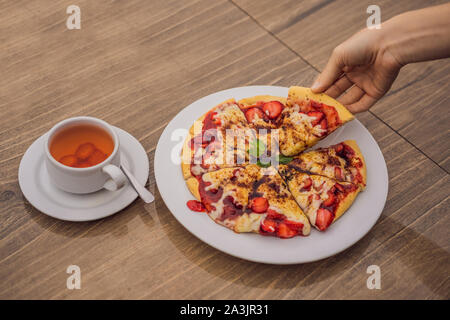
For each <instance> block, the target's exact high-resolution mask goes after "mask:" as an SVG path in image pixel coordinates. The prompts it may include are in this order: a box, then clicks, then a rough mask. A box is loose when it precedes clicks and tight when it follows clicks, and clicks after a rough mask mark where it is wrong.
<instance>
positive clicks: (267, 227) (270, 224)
mask: <svg viewBox="0 0 450 320" xmlns="http://www.w3.org/2000/svg"><path fill="white" fill-rule="evenodd" d="M261 229H262V230H263V231H265V232H275V230H276V229H277V222H276V221H275V220H272V219H270V218H266V219H264V220H263V221H262V222H261Z"/></svg>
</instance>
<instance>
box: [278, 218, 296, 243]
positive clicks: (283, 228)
mask: <svg viewBox="0 0 450 320" xmlns="http://www.w3.org/2000/svg"><path fill="white" fill-rule="evenodd" d="M277 235H278V236H279V237H280V238H284V239H287V238H292V237H294V236H296V235H297V232H296V231H295V230H293V229H291V228H289V226H288V225H287V224H286V223H284V222H281V223H280V224H279V225H278V231H277Z"/></svg>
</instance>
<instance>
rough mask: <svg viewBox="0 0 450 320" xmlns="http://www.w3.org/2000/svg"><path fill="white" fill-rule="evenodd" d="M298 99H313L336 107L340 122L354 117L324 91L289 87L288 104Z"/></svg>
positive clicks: (292, 103)
mask: <svg viewBox="0 0 450 320" xmlns="http://www.w3.org/2000/svg"><path fill="white" fill-rule="evenodd" d="M298 100H313V101H317V102H321V103H323V104H326V105H329V106H332V107H334V108H336V111H337V112H338V115H339V118H340V119H341V121H342V124H344V123H346V122H349V121H350V120H353V119H354V118H355V117H354V116H353V114H352V113H351V112H350V111H348V110H347V108H346V107H344V106H343V105H342V104H341V103H340V102H339V101H337V100H335V99H333V98H332V97H330V96H328V95H326V94H325V93H314V92H312V91H311V89H310V88H305V87H290V88H289V93H288V105H291V106H292V105H294V104H295V102H296V101H298Z"/></svg>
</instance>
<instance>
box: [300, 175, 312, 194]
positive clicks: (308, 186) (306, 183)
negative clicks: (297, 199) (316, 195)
mask: <svg viewBox="0 0 450 320" xmlns="http://www.w3.org/2000/svg"><path fill="white" fill-rule="evenodd" d="M311 185H312V179H311V178H307V179H305V180H304V181H303V187H302V190H306V191H309V190H310V189H311Z"/></svg>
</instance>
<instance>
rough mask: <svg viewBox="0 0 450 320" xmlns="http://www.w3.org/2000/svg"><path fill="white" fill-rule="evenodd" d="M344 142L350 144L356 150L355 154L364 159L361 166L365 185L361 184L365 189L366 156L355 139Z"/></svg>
mask: <svg viewBox="0 0 450 320" xmlns="http://www.w3.org/2000/svg"><path fill="white" fill-rule="evenodd" d="M343 143H345V144H347V145H349V146H350V147H351V148H352V149H353V150H354V151H355V155H356V156H357V157H358V158H360V159H361V161H362V165H363V166H362V168H360V173H361V176H362V178H363V183H364V185H363V186H361V187H362V188H363V189H365V186H366V185H367V169H366V160H365V159H364V156H363V154H362V152H361V149H359V146H358V144H357V143H356V141H355V140H346V141H343Z"/></svg>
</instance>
